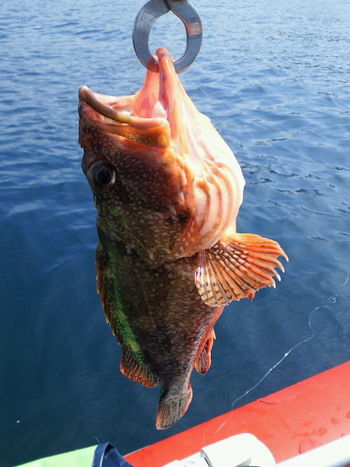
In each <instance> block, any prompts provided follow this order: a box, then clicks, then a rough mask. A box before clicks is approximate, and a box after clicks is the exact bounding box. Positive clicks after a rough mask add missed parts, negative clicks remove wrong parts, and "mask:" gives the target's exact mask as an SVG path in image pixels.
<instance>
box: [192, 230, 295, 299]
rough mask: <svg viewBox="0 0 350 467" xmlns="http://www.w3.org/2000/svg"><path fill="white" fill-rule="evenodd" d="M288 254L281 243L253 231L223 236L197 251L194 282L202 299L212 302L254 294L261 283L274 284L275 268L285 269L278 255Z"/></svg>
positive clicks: (261, 285) (268, 285)
mask: <svg viewBox="0 0 350 467" xmlns="http://www.w3.org/2000/svg"><path fill="white" fill-rule="evenodd" d="M278 256H283V257H284V258H285V259H286V260H287V261H288V257H287V255H286V254H285V253H284V251H283V250H282V248H281V247H280V245H279V244H278V243H277V242H275V241H273V240H269V239H267V238H263V237H260V236H259V235H254V234H232V235H229V236H225V237H223V238H222V239H221V240H220V241H219V242H218V243H216V245H214V246H213V247H212V248H210V249H209V250H203V251H201V252H199V253H198V262H197V269H196V272H195V283H196V286H197V288H198V291H199V295H200V296H201V298H202V300H203V301H204V302H205V303H206V304H207V305H209V306H220V305H226V304H228V303H230V302H231V301H233V300H239V299H241V298H249V299H250V300H252V299H253V298H254V295H255V292H256V291H257V290H259V289H260V288H262V287H270V286H273V287H275V286H276V284H275V281H274V279H273V276H276V277H277V279H278V280H280V279H281V278H280V276H279V274H278V273H277V272H276V270H275V268H276V267H278V268H280V269H281V270H282V271H283V272H284V268H283V266H282V264H281V263H280V262H279V261H278V260H277V259H276V258H278Z"/></svg>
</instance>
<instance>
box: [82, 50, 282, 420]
mask: <svg viewBox="0 0 350 467" xmlns="http://www.w3.org/2000/svg"><path fill="white" fill-rule="evenodd" d="M156 56H157V60H158V66H159V73H153V72H150V71H147V72H146V77H145V82H144V84H143V86H142V88H141V89H140V90H139V91H138V92H137V93H135V95H133V96H122V97H113V96H104V95H101V94H97V93H93V92H91V91H90V90H89V89H88V88H87V87H85V86H83V87H82V88H80V90H79V99H80V105H79V115H80V120H79V142H80V145H81V146H82V148H83V149H84V156H83V160H82V167H83V170H84V173H85V174H86V177H87V179H88V181H89V183H90V186H91V189H92V191H93V194H94V200H95V205H96V208H97V211H98V218H97V229H98V235H99V244H98V247H97V254H96V270H97V287H98V291H99V293H100V295H101V303H102V307H103V310H104V313H105V315H106V318H107V321H108V322H109V324H110V325H111V328H112V330H113V332H114V334H115V335H116V337H117V340H118V342H119V343H120V344H121V346H122V359H121V363H120V370H121V372H122V373H123V374H124V375H125V376H127V377H128V378H131V379H132V380H134V381H137V382H139V383H141V384H143V385H145V386H148V387H153V386H155V385H156V384H158V383H159V384H160V385H161V394H160V399H159V404H158V410H157V416H156V427H157V428H166V427H168V426H170V425H172V424H173V423H175V422H176V421H177V420H178V419H179V418H180V417H181V416H182V415H183V414H184V413H185V412H186V410H187V407H188V405H189V404H190V402H191V398H192V389H191V386H190V383H189V380H190V376H191V373H192V370H193V368H195V369H196V370H197V371H198V372H199V373H201V374H204V373H205V372H206V371H207V370H208V368H209V367H210V358H211V357H210V352H211V348H212V345H213V339H214V337H215V335H214V331H213V325H214V323H215V322H216V320H217V319H218V317H219V316H220V314H221V312H222V309H223V306H224V305H226V304H228V303H230V302H231V301H233V300H240V299H241V298H248V299H250V300H251V299H252V298H253V297H254V294H255V292H256V291H257V290H259V289H260V288H262V287H271V286H275V282H274V279H273V277H277V278H278V279H280V277H279V275H278V273H277V272H276V270H275V268H276V267H279V268H280V269H282V270H283V266H282V264H281V263H280V262H279V261H278V260H277V258H278V257H279V256H283V257H285V258H286V259H287V256H286V254H285V253H284V251H283V250H282V248H281V247H280V245H279V244H278V243H277V242H275V241H273V240H270V239H266V238H263V237H260V236H259V235H255V234H241V233H237V232H236V227H235V226H236V216H237V213H238V209H239V206H240V204H241V202H242V199H243V187H244V178H243V174H242V172H241V169H240V167H239V164H238V162H237V160H236V159H235V157H234V155H233V153H232V151H231V150H230V148H229V147H228V146H227V144H226V143H225V142H224V141H223V140H222V138H221V137H220V135H219V134H218V133H217V132H216V130H215V129H214V127H213V126H212V125H211V123H210V120H209V119H208V118H207V117H205V116H204V115H202V114H200V112H198V110H197V109H196V108H195V106H194V105H193V103H192V102H191V100H190V99H189V97H188V96H187V94H186V93H185V91H184V89H183V87H182V86H181V83H180V80H179V78H178V77H177V75H176V72H175V68H174V64H173V60H172V58H171V56H170V54H169V53H168V52H167V51H166V50H165V49H158V50H157V52H156Z"/></svg>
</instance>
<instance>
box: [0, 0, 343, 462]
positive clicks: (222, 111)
mask: <svg viewBox="0 0 350 467" xmlns="http://www.w3.org/2000/svg"><path fill="white" fill-rule="evenodd" d="M143 4H144V1H143V0H142V1H141V0H133V1H130V2H128V7H127V8H126V6H125V2H121V1H112V0H99V1H96V0H95V1H93V0H75V2H71V1H68V0H61V1H54V0H53V1H47V0H30V1H29V0H21V1H18V0H11V1H10V0H4V1H3V2H2V3H1V5H0V44H1V46H0V58H1V61H0V118H1V125H0V197H1V201H0V219H1V220H0V235H1V237H0V238H1V243H0V249H1V250H0V251H1V254H0V259H1V261H0V268H1V273H0V274H1V276H0V277H1V281H0V307H1V308H0V317H1V327H0V345H1V357H0V374H1V384H0V465H1V466H4V467H7V466H10V465H15V464H18V463H22V462H25V461H29V460H33V459H35V458H38V457H43V456H47V455H52V454H55V453H60V452H64V451H67V450H73V449H77V448H82V447H85V446H90V445H93V444H97V443H98V442H103V441H111V442H112V443H114V444H116V445H117V446H118V448H119V450H120V451H121V452H122V453H124V454H125V453H127V452H130V451H132V450H135V449H137V448H140V447H142V446H144V445H147V444H150V443H153V442H155V441H157V440H160V439H162V438H164V437H167V436H169V435H172V434H175V433H177V432H179V431H182V430H184V429H186V428H188V427H191V426H193V425H195V424H197V423H200V422H203V421H205V420H208V419H209V418H211V417H214V416H216V415H219V414H222V413H224V412H226V411H228V410H230V409H231V408H233V407H237V406H239V405H243V404H246V403H248V402H250V401H252V400H255V399H257V398H259V397H262V396H264V395H266V394H269V393H271V392H274V391H276V390H278V389H281V388H283V387H285V386H287V385H290V384H292V383H295V382H297V381H299V380H302V379H304V378H306V377H309V376H311V375H314V374H316V373H319V372H321V371H323V370H326V369H328V368H331V367H333V366H334V365H337V364H340V363H342V362H344V361H347V360H349V359H350V344H349V340H350V310H349V298H350V279H349V275H350V265H349V263H350V261H349V260H350V163H349V160H350V107H349V102H350V61H349V50H350V27H349V21H350V1H349V0H337V1H333V2H331V1H329V0H320V1H317V2H314V1H306V2H305V1H304V0H303V1H302V0H295V1H293V2H290V1H287V0H269V1H266V0H259V1H254V2H253V1H251V0H237V1H235V2H232V1H231V0H217V1H215V2H213V1H211V0H196V1H195V0H193V5H194V6H195V7H196V9H197V10H198V12H199V13H200V15H201V18H202V21H203V26H204V38H203V46H202V49H201V52H200V55H199V56H198V58H197V60H196V61H195V63H194V64H193V65H192V66H191V67H190V68H189V69H188V70H187V71H186V72H185V73H183V74H182V75H181V80H182V82H183V84H184V86H185V88H186V90H187V92H188V94H189V95H190V97H191V98H192V100H193V101H194V102H195V104H196V105H197V107H198V108H199V109H200V110H201V111H202V112H203V113H205V114H207V115H208V116H209V117H210V118H211V119H212V122H213V123H214V125H215V126H216V127H217V129H218V130H219V131H220V132H221V134H222V136H223V137H224V139H225V140H226V141H227V142H228V144H229V145H230V147H231V148H232V150H233V151H234V153H235V154H236V156H237V158H238V160H239V162H240V164H241V166H242V169H243V172H244V176H245V179H246V188H245V198H244V203H243V205H242V208H241V210H240V213H239V217H238V230H239V231H241V232H252V233H258V234H260V235H263V236H267V237H269V238H273V239H275V240H277V241H279V242H280V244H281V245H282V246H283V248H284V249H285V251H286V252H287V254H288V256H289V259H290V262H289V263H288V264H287V265H286V273H285V274H284V275H283V277H282V282H281V283H278V285H277V288H276V290H273V289H270V288H268V289H264V290H262V291H260V292H259V293H258V294H257V295H256V297H255V299H254V300H253V301H252V302H248V301H247V300H242V301H240V302H237V303H233V304H231V305H230V306H229V307H227V308H226V309H225V311H224V313H223V316H222V317H221V318H220V320H219V322H218V324H217V326H216V334H217V340H216V342H215V344H214V349H213V363H212V367H211V369H210V371H209V372H208V374H207V375H206V376H204V377H203V376H199V375H197V374H193V377H192V384H193V389H194V399H193V402H192V404H191V406H190V408H189V410H188V412H187V414H186V415H185V416H184V417H183V419H181V420H180V421H179V422H178V423H177V424H176V425H175V426H174V427H173V428H171V429H169V430H166V431H164V432H157V431H156V430H155V428H154V416H155V409H156V405H157V398H158V389H154V390H150V389H146V388H143V387H141V386H139V385H138V384H136V383H134V382H132V381H129V380H127V379H126V378H124V377H123V376H122V375H121V374H120V373H119V370H118V362H119V358H120V348H118V346H117V345H116V343H115V339H114V337H113V336H112V334H111V332H110V329H109V327H108V325H107V324H106V323H105V320H104V317H103V313H102V311H101V308H100V305H99V299H98V296H97V295H96V293H95V272H94V250H95V245H96V240H97V236H96V231H95V216H96V215H95V209H94V206H93V203H92V198H91V193H90V190H89V187H88V186H87V182H86V180H85V177H84V176H83V174H82V172H81V168H80V159H81V154H82V152H81V150H80V148H79V147H78V144H77V123H78V119H77V89H78V87H79V86H80V85H82V84H87V85H88V86H89V87H90V88H91V89H93V90H94V91H97V92H101V93H106V94H115V95H123V94H131V93H133V92H135V91H136V90H137V89H138V88H139V86H140V85H141V83H142V79H143V76H144V69H143V67H142V66H141V65H140V63H139V62H138V61H137V59H136V57H135V54H134V52H133V49H132V41H131V31H132V25H133V21H134V18H135V16H136V12H137V11H138V10H139V8H140V7H141V6H142V5H143ZM184 44H185V42H184V30H183V26H182V24H181V23H180V22H179V21H178V20H176V19H175V17H174V16H173V15H171V14H169V15H166V16H165V17H163V18H162V19H161V20H159V21H157V22H156V23H155V27H154V30H153V31H152V36H151V47H153V48H154V49H155V48H157V47H158V46H164V45H165V46H167V47H168V48H169V49H170V51H171V52H173V54H174V56H175V57H179V56H180V55H181V54H182V51H183V48H184ZM330 397H332V394H330ZM257 423H265V422H264V420H257Z"/></svg>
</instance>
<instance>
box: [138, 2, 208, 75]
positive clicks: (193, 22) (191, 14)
mask: <svg viewBox="0 0 350 467" xmlns="http://www.w3.org/2000/svg"><path fill="white" fill-rule="evenodd" d="M168 11H172V12H173V13H174V14H175V15H176V16H177V17H178V18H179V19H180V20H181V21H182V22H183V24H184V26H185V29H186V36H187V44H186V51H185V53H184V54H183V56H182V57H181V58H180V59H179V60H177V61H176V62H175V64H174V65H175V70H176V73H181V72H182V71H184V70H185V69H186V68H188V67H189V66H190V65H191V63H193V61H194V59H195V58H196V56H197V54H198V52H199V49H200V47H201V44H202V23H201V20H200V17H199V15H198V13H197V12H196V10H195V9H194V8H193V7H192V6H191V5H190V4H189V3H188V1H187V0H150V1H149V2H148V3H146V5H145V6H144V7H143V8H141V10H140V11H139V12H138V14H137V16H136V19H135V23H134V29H133V35H132V39H133V44H134V50H135V53H136V55H137V58H138V59H139V60H140V62H141V63H142V64H143V65H144V66H145V67H146V68H148V69H149V70H151V71H154V72H158V64H157V62H156V60H155V58H154V57H153V55H152V54H151V52H150V50H149V46H148V41H149V35H150V32H151V28H152V25H153V23H154V22H155V21H156V19H158V18H159V17H160V16H163V15H165V14H166V13H168Z"/></svg>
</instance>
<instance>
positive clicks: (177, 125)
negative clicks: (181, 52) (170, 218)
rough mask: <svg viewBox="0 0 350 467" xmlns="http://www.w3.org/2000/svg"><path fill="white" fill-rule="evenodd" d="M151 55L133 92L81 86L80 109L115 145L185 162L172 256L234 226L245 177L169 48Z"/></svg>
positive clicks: (192, 249)
mask: <svg viewBox="0 0 350 467" xmlns="http://www.w3.org/2000/svg"><path fill="white" fill-rule="evenodd" d="M155 56H156V59H157V61H158V65H159V73H156V72H152V71H149V70H147V72H146V77H145V80H144V83H143V85H142V87H141V89H140V90H139V91H137V92H136V93H135V94H134V95H131V96H122V97H114V96H106V95H103V94H98V93H94V92H92V91H91V90H90V89H89V88H88V87H86V86H82V87H81V88H80V90H79V99H80V106H79V112H80V116H81V117H82V118H83V119H85V120H86V121H87V122H88V125H89V126H92V127H97V128H98V129H99V130H101V131H102V132H103V133H104V134H107V135H108V136H110V137H112V138H113V140H114V142H115V144H116V146H117V147H118V148H119V149H118V150H119V151H120V148H124V149H125V148H127V150H131V151H139V152H140V153H142V154H144V155H145V158H147V151H151V152H152V153H154V152H158V151H159V152H164V155H165V157H166V158H167V159H168V160H169V161H170V160H174V161H177V162H176V163H175V165H174V170H176V169H175V166H176V164H180V165H181V167H185V169H184V173H185V176H184V182H183V186H182V187H181V188H180V191H181V193H183V195H181V196H183V197H184V198H185V203H187V204H188V203H189V202H190V200H189V199H187V198H186V197H187V196H191V200H192V201H191V203H192V207H191V210H192V212H193V216H192V220H191V222H190V223H189V224H188V229H187V231H186V232H184V234H183V236H182V238H181V241H180V242H179V243H178V244H177V245H176V247H175V248H174V251H172V253H171V255H170V257H171V259H176V258H179V257H184V256H191V255H193V254H194V253H196V252H198V251H200V250H202V249H206V248H211V247H212V246H213V245H215V243H216V242H217V241H218V240H219V238H220V236H221V235H222V232H224V231H226V230H227V229H228V228H229V227H230V228H233V229H234V228H235V219H236V216H237V213H238V209H239V206H240V204H241V202H242V199H243V187H244V178H243V175H242V172H241V169H240V167H239V164H238V162H237V160H236V159H235V157H234V155H233V153H232V151H231V150H230V148H229V147H228V146H227V144H226V143H225V142H224V140H223V139H222V138H221V136H220V135H219V134H218V132H217V131H216V130H215V128H214V127H213V126H212V124H211V122H210V119H209V118H208V117H206V116H205V115H203V114H202V113H200V112H199V111H198V110H197V109H196V107H195V105H194V104H193V102H192V101H191V99H190V98H189V96H188V95H187V94H186V92H185V90H184V88H183V87H182V85H181V82H180V80H179V77H178V75H177V74H176V71H175V68H174V62H173V59H172V57H171V55H170V54H169V52H168V51H167V50H165V49H163V48H160V49H158V50H157V51H156V55H155ZM130 145H136V146H134V147H133V148H131V146H130ZM186 193H187V194H189V195H186ZM218 213H219V214H218Z"/></svg>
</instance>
